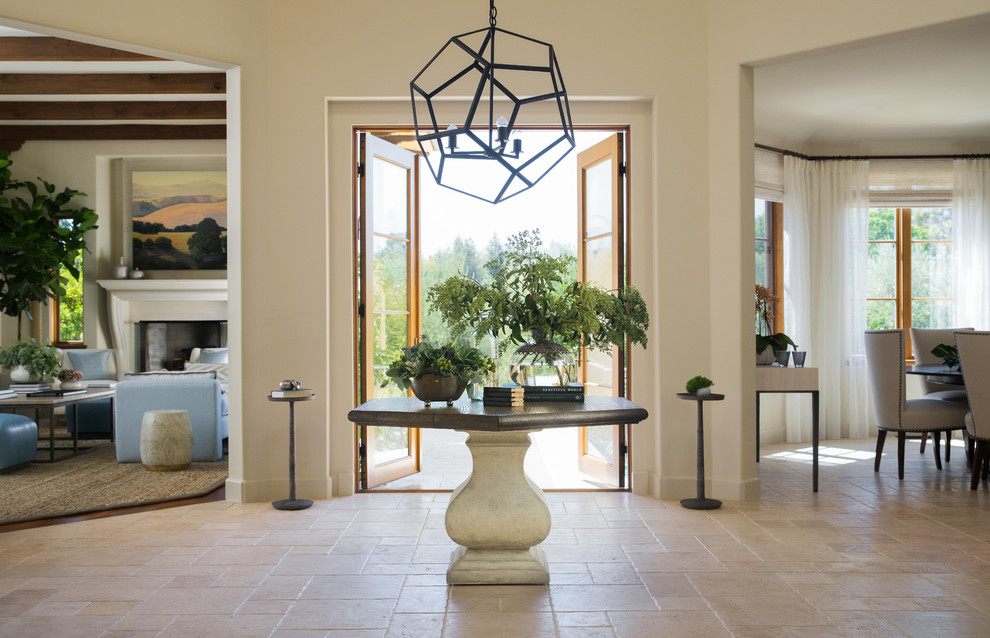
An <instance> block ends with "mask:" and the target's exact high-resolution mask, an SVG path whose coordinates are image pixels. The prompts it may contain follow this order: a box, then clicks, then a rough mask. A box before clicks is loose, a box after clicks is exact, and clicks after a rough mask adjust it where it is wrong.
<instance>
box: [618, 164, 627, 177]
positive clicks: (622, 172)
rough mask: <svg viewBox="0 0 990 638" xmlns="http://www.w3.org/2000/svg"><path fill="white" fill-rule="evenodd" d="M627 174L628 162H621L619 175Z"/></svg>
mask: <svg viewBox="0 0 990 638" xmlns="http://www.w3.org/2000/svg"><path fill="white" fill-rule="evenodd" d="M625 174H626V163H625V162H619V175H625Z"/></svg>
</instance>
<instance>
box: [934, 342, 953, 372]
mask: <svg viewBox="0 0 990 638" xmlns="http://www.w3.org/2000/svg"><path fill="white" fill-rule="evenodd" d="M932 354H933V355H935V356H936V357H941V359H942V363H944V364H945V365H946V366H948V367H949V368H950V369H951V368H955V367H956V366H958V365H959V348H957V347H955V346H950V345H948V344H945V343H940V344H938V345H937V346H935V347H934V348H932Z"/></svg>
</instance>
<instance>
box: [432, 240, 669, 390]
mask: <svg viewBox="0 0 990 638" xmlns="http://www.w3.org/2000/svg"><path fill="white" fill-rule="evenodd" d="M507 242H508V244H509V248H508V249H506V250H503V251H502V252H501V253H499V254H498V255H497V256H496V257H495V258H494V259H492V260H490V261H489V262H488V263H486V264H485V269H486V270H487V271H488V273H489V274H490V275H491V282H490V283H487V284H482V283H480V282H478V281H477V280H475V279H472V278H471V277H467V276H465V275H456V276H454V277H450V278H448V279H446V280H445V281H443V282H441V283H439V284H437V285H435V286H433V287H431V288H430V290H429V292H428V293H427V296H426V299H427V303H428V304H429V305H430V308H431V309H432V310H433V311H435V312H437V313H439V314H440V316H441V318H442V319H443V321H444V322H445V323H446V324H447V325H448V326H449V327H450V328H451V331H452V332H453V333H454V334H459V333H464V332H467V331H468V329H469V328H473V329H474V331H475V333H476V334H490V335H492V336H493V337H496V338H498V337H500V336H502V335H505V336H507V338H505V339H498V346H497V351H498V353H499V354H501V353H503V352H505V350H506V349H507V348H508V345H509V343H510V342H511V343H514V344H516V345H517V346H520V347H518V348H517V350H516V352H515V354H514V355H513V362H512V373H511V374H512V377H513V379H514V380H515V381H516V382H517V383H519V384H520V385H569V384H572V383H576V382H578V381H579V378H578V374H577V365H576V363H575V360H576V357H575V356H574V355H573V353H574V352H575V351H576V350H577V349H578V348H579V347H581V346H582V345H583V346H584V347H587V348H591V349H593V350H598V351H601V352H606V353H611V352H612V348H613V347H619V348H624V347H625V345H626V341H627V339H628V341H630V342H631V343H635V344H639V345H641V346H643V347H644V348H645V347H646V342H647V336H646V331H647V329H648V328H649V325H650V315H649V312H648V310H647V308H646V302H645V301H643V297H642V296H641V295H640V294H639V291H638V290H637V289H636V288H635V287H634V286H626V287H625V288H624V289H622V290H619V291H611V292H610V291H606V290H604V289H602V288H600V287H599V286H597V285H594V284H589V283H585V282H579V281H572V282H569V283H566V282H565V281H566V280H565V277H567V276H568V272H571V271H570V268H571V267H572V265H573V263H574V261H575V258H574V257H572V256H570V255H562V256H560V257H552V256H550V255H549V254H547V253H544V252H542V251H541V250H539V248H540V246H541V245H542V241H541V240H540V233H539V231H538V230H534V231H523V232H521V233H519V234H517V235H512V236H510V237H509V238H508V240H507ZM565 355H566V356H565ZM533 367H540V368H542V369H537V370H535V371H534V370H531V368H533Z"/></svg>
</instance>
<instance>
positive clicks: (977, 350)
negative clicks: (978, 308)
mask: <svg viewBox="0 0 990 638" xmlns="http://www.w3.org/2000/svg"><path fill="white" fill-rule="evenodd" d="M955 339H956V346H957V347H958V348H959V361H960V363H962V371H963V380H964V381H965V382H966V387H968V388H973V389H976V388H979V389H980V390H983V391H974V392H970V394H969V413H968V414H966V421H965V422H966V431H967V433H968V434H969V442H968V445H969V447H971V448H972V454H970V456H971V457H972V476H971V478H970V483H969V488H970V489H972V490H975V489H976V485H977V483H978V482H979V479H980V478H981V476H982V479H983V480H984V481H985V480H987V475H988V473H990V393H988V392H986V389H988V388H990V332H970V331H965V332H962V331H961V332H957V333H956V334H955Z"/></svg>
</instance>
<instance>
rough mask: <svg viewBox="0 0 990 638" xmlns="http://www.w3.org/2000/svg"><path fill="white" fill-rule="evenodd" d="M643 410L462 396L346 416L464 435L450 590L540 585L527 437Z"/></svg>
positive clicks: (542, 574)
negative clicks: (499, 403)
mask: <svg viewBox="0 0 990 638" xmlns="http://www.w3.org/2000/svg"><path fill="white" fill-rule="evenodd" d="M647 416H648V413H647V411H646V410H645V409H643V408H641V407H639V406H638V405H636V404H635V403H633V402H632V401H629V400H627V399H623V398H618V397H595V396H588V397H585V400H584V403H527V404H526V405H525V406H524V407H521V408H502V407H490V406H485V405H483V404H482V403H481V402H480V401H470V400H469V399H467V398H461V399H459V400H458V401H456V402H454V404H453V406H450V407H447V406H441V405H440V404H437V403H434V404H433V405H432V406H431V407H429V408H427V407H425V406H424V405H423V402H422V401H420V400H419V399H416V398H413V397H403V398H394V399H372V400H371V401H368V402H366V403H364V404H362V405H361V406H359V407H357V408H355V409H354V410H351V412H350V413H348V415H347V418H348V420H350V421H351V422H353V423H356V424H357V425H363V426H374V427H402V428H410V427H411V428H436V429H444V430H461V431H466V432H468V440H467V442H466V444H467V446H468V448H469V449H470V450H471V457H472V459H473V462H474V467H473V469H472V471H471V475H470V476H469V477H468V478H467V480H466V481H464V482H463V483H462V484H461V485H460V486H458V487H457V489H456V490H454V493H453V494H451V495H450V503H449V504H448V505H447V513H446V516H445V523H446V528H447V534H448V535H449V536H450V538H451V539H453V541H454V542H455V543H457V544H458V545H459V547H457V549H455V550H454V551H453V553H452V554H451V557H450V566H449V567H448V569H447V583H448V584H451V585H545V584H547V583H549V582H550V572H549V570H548V569H547V562H546V556H545V555H544V553H543V550H542V549H540V548H539V547H538V545H539V544H540V543H541V542H543V540H544V539H546V537H547V535H548V534H549V533H550V524H551V523H550V508H549V507H548V506H547V500H546V497H545V496H544V495H543V491H542V490H541V489H540V488H539V487H537V485H536V484H535V483H534V482H533V481H532V480H531V479H530V478H529V477H528V476H526V472H525V470H524V469H523V460H524V459H525V457H526V452H527V450H528V449H529V446H530V438H529V434H530V433H531V432H539V431H540V430H543V429H545V428H567V427H582V426H589V425H612V424H616V423H639V422H640V421H642V420H644V419H645V418H646V417H647Z"/></svg>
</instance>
